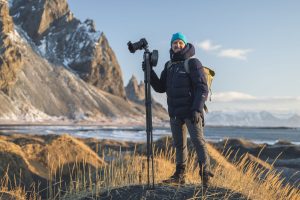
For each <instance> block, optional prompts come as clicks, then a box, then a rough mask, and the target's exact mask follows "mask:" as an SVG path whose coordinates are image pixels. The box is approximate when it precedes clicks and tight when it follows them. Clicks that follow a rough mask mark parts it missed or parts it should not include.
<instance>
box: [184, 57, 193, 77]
mask: <svg viewBox="0 0 300 200" xmlns="http://www.w3.org/2000/svg"><path fill="white" fill-rule="evenodd" d="M191 59H192V58H188V59H185V60H184V69H185V71H186V73H188V74H189V73H190V67H189V61H190V60H191Z"/></svg>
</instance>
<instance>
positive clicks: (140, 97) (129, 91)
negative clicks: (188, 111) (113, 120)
mask: <svg viewBox="0 0 300 200" xmlns="http://www.w3.org/2000/svg"><path fill="white" fill-rule="evenodd" d="M125 91H126V95H127V97H128V99H129V100H130V101H132V102H134V103H135V104H136V105H135V108H136V109H137V110H139V111H140V112H145V84H144V82H143V81H141V82H140V84H138V81H137V79H136V77H135V76H134V75H133V76H132V77H131V79H130V80H129V82H128V84H127V86H126V88H125ZM151 101H152V109H153V115H154V116H156V117H158V118H161V119H168V114H167V110H166V109H165V108H164V107H163V106H162V105H161V104H159V103H158V102H156V101H155V100H154V99H153V98H152V100H151Z"/></svg>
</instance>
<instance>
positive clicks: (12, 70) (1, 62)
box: [0, 0, 22, 95]
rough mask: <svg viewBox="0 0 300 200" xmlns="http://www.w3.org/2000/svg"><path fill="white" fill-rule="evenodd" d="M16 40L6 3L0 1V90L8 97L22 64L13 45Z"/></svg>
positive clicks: (17, 49) (19, 54) (16, 48)
mask: <svg viewBox="0 0 300 200" xmlns="http://www.w3.org/2000/svg"><path fill="white" fill-rule="evenodd" d="M16 38H17V35H16V32H15V30H14V24H13V20H12V18H11V16H10V15H9V8H8V3H7V1H3V0H2V1H0V90H2V91H3V92H4V93H6V94H8V95H9V93H10V92H9V91H10V89H11V87H12V86H13V85H14V84H15V83H16V81H17V73H18V72H19V70H20V68H21V64H22V55H21V52H20V50H19V48H18V47H17V45H15V44H14V40H15V39H16Z"/></svg>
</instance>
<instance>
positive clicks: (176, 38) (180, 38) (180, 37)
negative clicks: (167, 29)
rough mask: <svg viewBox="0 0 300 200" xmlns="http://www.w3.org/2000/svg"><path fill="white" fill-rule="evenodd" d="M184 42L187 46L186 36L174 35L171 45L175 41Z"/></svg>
mask: <svg viewBox="0 0 300 200" xmlns="http://www.w3.org/2000/svg"><path fill="white" fill-rule="evenodd" d="M178 39H179V40H182V41H183V42H184V43H185V44H187V40H186V37H185V35H183V34H182V33H180V32H178V33H174V34H173V36H172V39H171V45H172V43H173V42H174V41H175V40H178Z"/></svg>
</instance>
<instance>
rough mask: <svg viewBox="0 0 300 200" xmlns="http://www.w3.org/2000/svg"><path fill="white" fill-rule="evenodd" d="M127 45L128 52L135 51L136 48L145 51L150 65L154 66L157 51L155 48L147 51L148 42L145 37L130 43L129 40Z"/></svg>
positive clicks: (156, 59)
mask: <svg viewBox="0 0 300 200" xmlns="http://www.w3.org/2000/svg"><path fill="white" fill-rule="evenodd" d="M127 45H128V50H129V51H130V53H135V52H136V50H142V49H144V50H145V53H148V54H149V62H150V65H151V67H154V66H156V65H157V62H158V51H157V50H153V51H152V52H149V50H148V42H147V40H146V39H145V38H142V39H140V41H138V42H135V43H131V41H129V42H128V43H127Z"/></svg>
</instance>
